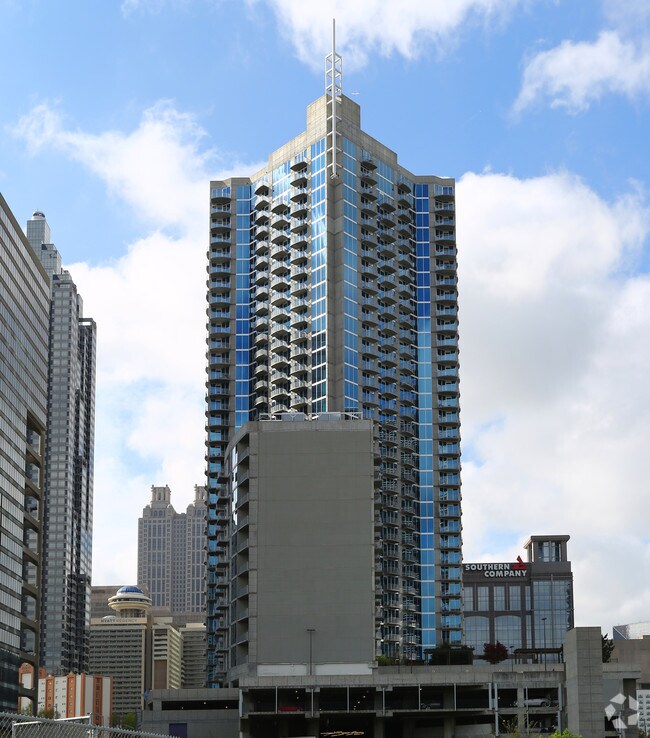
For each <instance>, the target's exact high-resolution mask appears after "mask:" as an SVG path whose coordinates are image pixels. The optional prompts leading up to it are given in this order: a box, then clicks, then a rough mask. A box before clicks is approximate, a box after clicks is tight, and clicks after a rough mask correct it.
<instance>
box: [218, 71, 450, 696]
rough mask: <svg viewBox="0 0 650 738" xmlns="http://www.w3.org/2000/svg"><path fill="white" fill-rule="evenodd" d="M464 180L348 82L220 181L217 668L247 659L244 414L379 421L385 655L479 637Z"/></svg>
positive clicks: (379, 570) (247, 417)
mask: <svg viewBox="0 0 650 738" xmlns="http://www.w3.org/2000/svg"><path fill="white" fill-rule="evenodd" d="M335 76H336V75H335ZM333 109H334V113H335V115H334V116H333V115H332V112H333ZM454 192H455V186H454V181H453V180H452V179H449V178H441V177H436V176H420V175H415V174H412V173H411V172H410V171H408V170H407V169H405V168H404V167H403V166H401V165H400V164H399V163H398V159H397V155H396V154H395V152H393V151H391V150H390V149H389V148H387V147H386V146H384V145H383V144H381V143H379V142H378V141H377V140H375V139H373V138H372V137H370V136H369V135H368V134H366V133H365V132H364V131H362V130H361V127H360V109H359V106H358V105H357V104H356V103H354V102H353V101H352V100H350V99H349V98H347V97H345V96H343V95H342V94H340V87H339V86H337V85H333V86H330V87H329V89H328V92H327V93H326V94H325V95H324V96H323V97H321V98H320V99H318V100H316V101H315V102H314V103H313V104H311V105H310V106H309V107H308V109H307V128H306V130H305V131H304V132H303V133H302V134H300V135H299V136H297V137H296V138H294V139H292V140H291V141H290V142H289V143H287V144H286V145H284V146H282V147H281V148H280V149H278V150H277V151H275V152H274V153H272V154H271V156H270V157H269V161H268V165H267V166H266V167H264V168H263V169H262V170H261V171H259V172H257V173H256V174H254V175H253V176H252V177H250V178H232V179H229V180H227V181H214V182H212V183H211V190H210V246H209V251H208V264H209V266H208V274H209V276H208V311H207V312H208V380H207V411H206V416H207V422H206V429H207V463H208V573H207V576H208V585H207V608H208V619H207V630H208V684H209V685H216V684H219V683H221V682H222V681H223V679H224V675H225V674H226V673H227V670H228V668H229V658H230V656H229V652H230V644H229V635H228V630H224V628H227V625H226V623H227V622H228V620H229V617H230V616H229V609H230V601H229V597H230V595H229V578H230V573H229V572H230V566H231V560H230V555H231V553H232V552H233V551H234V550H236V547H237V535H238V534H237V530H236V528H234V527H233V525H232V500H230V499H229V497H228V493H227V484H226V481H227V480H226V479H225V477H223V469H224V467H223V464H224V455H225V452H226V448H227V445H228V443H229V440H230V439H231V438H232V436H233V434H234V433H235V432H236V431H237V430H238V429H240V428H241V427H242V426H243V425H244V424H245V423H247V422H248V421H251V420H256V419H262V418H264V417H268V416H272V417H277V416H279V415H281V414H286V413H293V412H296V413H304V414H305V415H306V416H309V417H314V416H316V415H319V414H323V413H332V412H334V413H354V414H358V416H359V417H360V418H363V419H372V420H373V421H375V423H376V425H377V428H378V438H379V444H378V448H377V456H378V462H379V463H378V473H379V475H380V484H379V487H380V489H379V492H378V495H377V499H376V503H375V504H376V511H377V515H378V517H379V519H380V522H381V525H380V537H379V545H378V546H377V549H376V560H375V562H374V567H375V573H376V574H377V577H376V584H377V595H378V601H379V603H380V604H379V612H378V626H379V628H380V636H381V637H380V638H378V641H377V642H378V643H379V644H380V646H379V653H378V654H377V655H384V656H388V657H393V658H400V659H407V660H411V659H418V658H421V657H423V655H424V652H425V651H426V650H427V649H429V648H431V647H433V646H434V645H436V644H440V643H444V642H449V643H451V644H454V643H460V641H461V633H462V618H461V510H460V503H461V490H460V449H459V443H460V430H459V391H458V389H459V388H458V319H457V274H456V269H457V263H456V242H455V197H454ZM240 605H241V603H240Z"/></svg>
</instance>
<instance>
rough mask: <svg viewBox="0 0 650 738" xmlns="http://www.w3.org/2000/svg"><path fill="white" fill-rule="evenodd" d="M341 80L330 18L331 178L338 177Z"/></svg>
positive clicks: (327, 81)
mask: <svg viewBox="0 0 650 738" xmlns="http://www.w3.org/2000/svg"><path fill="white" fill-rule="evenodd" d="M342 80H343V60H342V59H341V56H340V54H337V53H336V19H335V18H332V52H331V53H330V54H328V55H327V56H326V57H325V94H326V95H329V96H330V103H331V113H330V115H331V119H332V164H331V172H330V176H331V177H332V178H334V177H338V176H339V171H338V164H337V161H336V152H337V146H336V123H337V120H338V115H337V111H336V106H337V104H340V102H341V95H342V94H343V92H342Z"/></svg>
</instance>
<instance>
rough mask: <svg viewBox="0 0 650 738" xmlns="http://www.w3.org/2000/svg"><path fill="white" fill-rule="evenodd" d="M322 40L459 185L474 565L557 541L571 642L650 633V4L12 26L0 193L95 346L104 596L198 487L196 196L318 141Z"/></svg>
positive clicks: (468, 529) (7, 1) (495, 4)
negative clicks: (640, 627) (47, 250)
mask: <svg viewBox="0 0 650 738" xmlns="http://www.w3.org/2000/svg"><path fill="white" fill-rule="evenodd" d="M333 16H336V18H337V37H338V40H339V46H338V50H339V51H340V52H341V53H342V55H343V65H344V78H343V88H344V92H345V93H346V94H348V95H350V96H352V97H353V99H355V100H356V101H357V102H358V103H359V104H360V105H361V108H362V126H363V127H364V129H365V130H366V131H367V132H368V133H370V134H371V135H374V136H375V137H376V138H378V139H380V140H381V141H382V142H383V143H385V144H386V145H388V146H390V147H391V148H393V149H395V150H396V151H398V154H399V157H400V161H401V162H402V164H404V165H405V166H406V167H408V168H409V169H411V170H412V171H414V172H415V173H436V174H441V175H446V176H454V177H456V178H457V180H458V238H459V270H460V280H461V282H460V294H461V298H460V300H461V349H462V370H461V371H462V408H463V442H464V445H463V451H464V476H463V481H464V543H465V557H466V559H467V560H477V559H481V558H487V559H501V560H508V559H509V558H512V557H513V556H516V555H517V554H518V553H520V551H521V544H522V542H523V540H524V539H525V537H526V536H527V535H528V534H530V533H547V532H561V533H569V534H571V536H572V540H571V542H570V549H569V550H570V555H571V558H572V560H573V562H574V569H575V572H576V615H577V620H578V622H579V623H580V624H602V625H603V627H604V628H605V629H606V630H611V625H612V624H614V623H618V622H629V621H633V620H640V619H647V618H648V613H649V612H650V585H649V584H648V582H647V581H645V580H642V579H641V580H640V579H639V575H638V572H639V571H643V567H647V566H648V565H649V564H650V536H649V535H648V532H647V531H648V518H649V515H648V512H647V498H648V494H647V485H648V482H647V480H648V479H649V478H650V461H649V458H650V456H649V455H648V453H647V443H648V438H650V416H649V413H648V409H649V400H650V392H649V389H648V381H647V377H648V376H650V338H649V336H650V331H649V329H650V280H649V279H648V273H647V271H648V265H649V259H648V254H649V252H650V249H649V242H648V233H649V231H650V217H649V209H648V179H649V177H650V171H649V160H650V156H649V154H650V151H649V149H650V144H649V143H648V132H649V129H650V125H649V122H650V117H649V114H650V6H648V3H647V2H646V0H602V2H601V1H600V0H586V1H585V2H579V3H576V2H571V1H570V0H455V2H454V3H449V2H447V1H446V0H445V1H444V2H438V0H435V1H434V0H429V1H428V2H426V3H424V2H420V0H355V2H350V1H349V0H348V2H342V1H338V0H337V1H334V0H321V1H320V2H318V3H308V2H305V1H304V0H302V2H301V1H300V0H248V1H246V0H241V1H238V0H237V1H236V0H124V2H119V1H118V0H115V1H114V2H110V1H109V0H106V2H101V3H88V2H82V1H78V2H75V1H73V0H69V1H66V2H62V3H50V2H45V0H0V62H1V64H2V69H3V74H2V75H1V77H0V99H1V100H2V105H0V127H1V130H2V135H1V136H0V190H1V191H2V192H3V194H4V196H5V197H6V199H7V201H8V202H9V204H10V206H11V207H12V209H13V211H14V213H15V215H16V217H17V218H18V220H19V222H22V223H24V222H25V221H26V219H27V218H28V217H29V216H30V214H31V213H32V211H33V210H35V209H36V208H39V209H41V210H43V211H44V212H45V213H46V216H47V218H48V222H49V224H50V226H51V228H52V234H53V240H54V242H55V243H56V245H57V246H58V248H59V250H60V251H61V253H62V255H63V259H64V262H65V263H66V264H67V265H68V266H69V267H70V270H71V272H72V274H73V277H74V278H75V280H76V281H77V284H78V286H79V288H80V290H81V292H82V294H83V295H84V298H85V306H86V314H87V315H89V316H92V317H94V318H95V319H96V320H97V322H98V329H99V354H98V385H97V437H96V502H95V513H96V514H95V518H96V526H95V528H96V534H95V549H94V581H95V583H98V584H104V583H115V584H123V583H130V582H132V581H133V580H134V578H135V555H136V554H135V552H136V545H135V544H136V530H137V528H136V521H137V517H138V515H139V513H140V511H141V509H142V507H143V506H144V504H145V503H146V502H147V501H148V498H149V491H148V490H149V486H150V485H151V484H165V483H169V484H170V486H171V488H172V493H173V498H172V499H173V500H174V503H175V506H176V508H177V509H183V508H184V506H185V505H186V504H187V503H188V502H189V501H190V499H191V497H192V490H193V485H194V484H195V483H200V482H201V481H202V475H203V448H202V442H203V429H202V413H203V389H202V384H203V361H204V358H203V340H204V306H203V301H204V293H205V287H204V263H203V255H204V253H205V247H206V244H207V238H208V234H207V196H208V186H207V182H208V180H209V178H210V177H217V176H223V175H227V174H230V173H239V174H245V173H250V172H251V171H254V170H255V169H256V168H257V167H258V166H259V165H260V163H261V162H263V160H264V159H265V157H266V156H267V155H268V153H269V152H270V151H272V150H273V149H275V148H277V147H278V146H280V145H282V144H283V143H284V142H285V141H286V140H288V139H289V138H291V137H293V136H294V135H296V134H297V133H299V132H300V131H301V130H303V128H304V119H305V108H306V106H307V104H308V103H309V102H311V101H312V100H313V99H315V98H316V97H318V96H319V95H320V94H321V93H322V91H323V57H324V55H325V53H327V51H328V46H329V43H330V27H331V26H330V24H331V18H332V17H333ZM116 541H119V544H117V543H116Z"/></svg>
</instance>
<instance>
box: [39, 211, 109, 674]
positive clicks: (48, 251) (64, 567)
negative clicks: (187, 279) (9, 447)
mask: <svg viewBox="0 0 650 738" xmlns="http://www.w3.org/2000/svg"><path fill="white" fill-rule="evenodd" d="M27 239H28V240H29V242H30V244H31V246H32V248H33V249H34V251H35V252H36V253H37V254H38V256H39V258H40V260H41V262H42V264H43V266H44V267H45V270H46V272H47V274H48V276H49V277H50V282H51V290H50V291H51V307H50V354H49V373H48V420H47V426H48V427H47V438H46V443H45V515H44V519H43V539H44V550H45V552H46V555H45V557H44V560H43V571H42V581H43V596H42V607H41V666H44V667H45V668H46V669H47V670H48V672H50V673H52V674H59V673H62V674H67V673H68V672H70V671H73V672H78V673H81V672H84V671H88V638H89V628H90V580H91V563H92V561H91V560H92V526H93V458H94V444H95V441H94V433H95V430H94V429H95V347H96V326H95V322H94V321H93V320H92V319H90V318H84V317H83V302H82V300H81V295H79V293H78V292H77V287H76V285H75V283H74V282H73V281H72V277H71V276H70V274H69V272H67V271H65V270H64V269H62V268H61V255H60V254H59V252H58V251H57V249H56V247H55V246H54V245H53V244H52V243H50V228H49V226H48V224H47V221H46V220H45V216H44V215H43V213H41V212H38V211H37V212H35V213H34V215H33V216H32V218H31V219H30V220H28V221H27Z"/></svg>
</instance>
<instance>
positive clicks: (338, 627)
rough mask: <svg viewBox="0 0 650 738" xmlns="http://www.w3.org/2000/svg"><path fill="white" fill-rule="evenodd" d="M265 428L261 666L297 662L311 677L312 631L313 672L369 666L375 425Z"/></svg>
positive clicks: (260, 502)
mask: <svg viewBox="0 0 650 738" xmlns="http://www.w3.org/2000/svg"><path fill="white" fill-rule="evenodd" d="M354 426H357V427H354ZM359 426H360V427H359ZM260 428H261V429H262V432H261V433H260V435H259V467H258V469H259V478H258V514H257V593H258V594H257V628H258V630H257V640H258V642H257V662H258V665H263V664H279V663H283V664H287V663H289V664H300V665H303V666H305V667H306V671H307V672H308V671H309V663H310V660H309V641H310V634H309V631H308V629H310V628H313V629H314V630H313V632H312V635H311V640H312V664H313V671H314V673H316V672H317V671H319V670H322V665H323V664H326V663H330V664H332V663H340V664H344V663H348V664H350V663H354V664H362V663H365V664H370V662H372V661H373V660H374V608H375V594H374V520H373V515H374V512H373V495H374V477H373V459H374V456H373V445H372V444H373V439H372V430H371V424H370V423H367V422H361V421H352V422H345V421H340V422H337V421H312V422H304V423H263V424H260ZM303 673H305V671H303Z"/></svg>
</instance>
